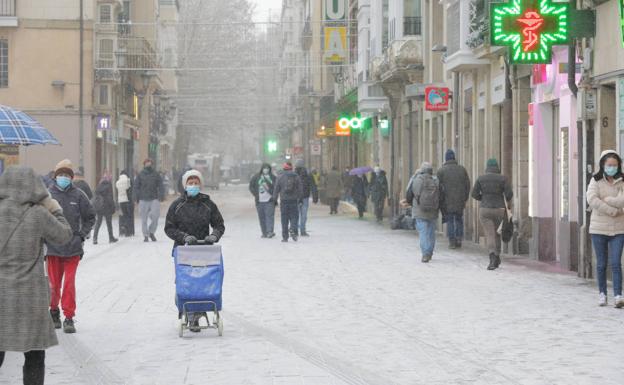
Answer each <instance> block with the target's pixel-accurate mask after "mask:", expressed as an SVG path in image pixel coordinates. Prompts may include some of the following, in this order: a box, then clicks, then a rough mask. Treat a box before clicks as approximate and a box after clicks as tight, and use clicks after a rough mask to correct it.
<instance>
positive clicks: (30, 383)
mask: <svg viewBox="0 0 624 385" xmlns="http://www.w3.org/2000/svg"><path fill="white" fill-rule="evenodd" d="M3 362H4V352H0V367H2V363H3ZM22 373H23V376H24V377H23V378H24V385H43V381H44V379H45V350H31V351H30V352H26V353H24V367H23V369H22Z"/></svg>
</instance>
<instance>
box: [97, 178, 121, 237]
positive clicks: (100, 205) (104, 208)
mask: <svg viewBox="0 0 624 385" xmlns="http://www.w3.org/2000/svg"><path fill="white" fill-rule="evenodd" d="M111 180H112V177H111V175H110V174H108V172H105V173H104V176H102V180H101V181H100V183H99V184H98V186H97V188H96V189H95V199H94V200H93V208H94V209H95V214H96V215H97V219H96V222H95V229H94V230H93V244H94V245H97V244H98V236H99V234H100V226H102V221H103V220H104V219H106V228H107V229H108V242H109V243H115V242H117V241H118V239H117V238H115V235H114V234H113V214H115V198H114V197H113V183H112V182H111Z"/></svg>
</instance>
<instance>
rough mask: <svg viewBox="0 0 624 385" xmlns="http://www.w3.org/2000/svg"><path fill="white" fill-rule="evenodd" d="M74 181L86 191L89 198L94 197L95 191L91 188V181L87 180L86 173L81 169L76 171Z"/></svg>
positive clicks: (76, 185)
mask: <svg viewBox="0 0 624 385" xmlns="http://www.w3.org/2000/svg"><path fill="white" fill-rule="evenodd" d="M73 183H74V186H75V187H78V188H79V189H81V190H82V192H84V193H85V195H86V196H87V198H89V200H92V199H93V191H92V190H91V187H90V186H89V183H87V181H86V180H85V179H84V174H83V173H82V172H80V171H78V172H76V176H75V177H74V182H73ZM52 184H53V183H52Z"/></svg>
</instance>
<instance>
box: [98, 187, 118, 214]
mask: <svg viewBox="0 0 624 385" xmlns="http://www.w3.org/2000/svg"><path fill="white" fill-rule="evenodd" d="M93 208H94V209H95V213H96V214H97V215H103V216H106V215H113V214H114V213H115V199H114V198H113V184H112V183H111V182H110V181H107V180H103V181H101V182H100V184H99V185H98V186H97V188H96V189H95V199H94V201H93Z"/></svg>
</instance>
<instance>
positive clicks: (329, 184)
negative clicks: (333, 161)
mask: <svg viewBox="0 0 624 385" xmlns="http://www.w3.org/2000/svg"><path fill="white" fill-rule="evenodd" d="M343 189H344V185H343V178H342V175H340V172H339V171H338V168H337V167H335V166H334V167H332V169H331V171H330V172H328V173H327V175H326V176H325V195H326V196H327V200H328V201H329V207H330V209H329V214H330V215H333V214H338V204H339V203H340V196H341V194H342V191H343Z"/></svg>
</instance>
